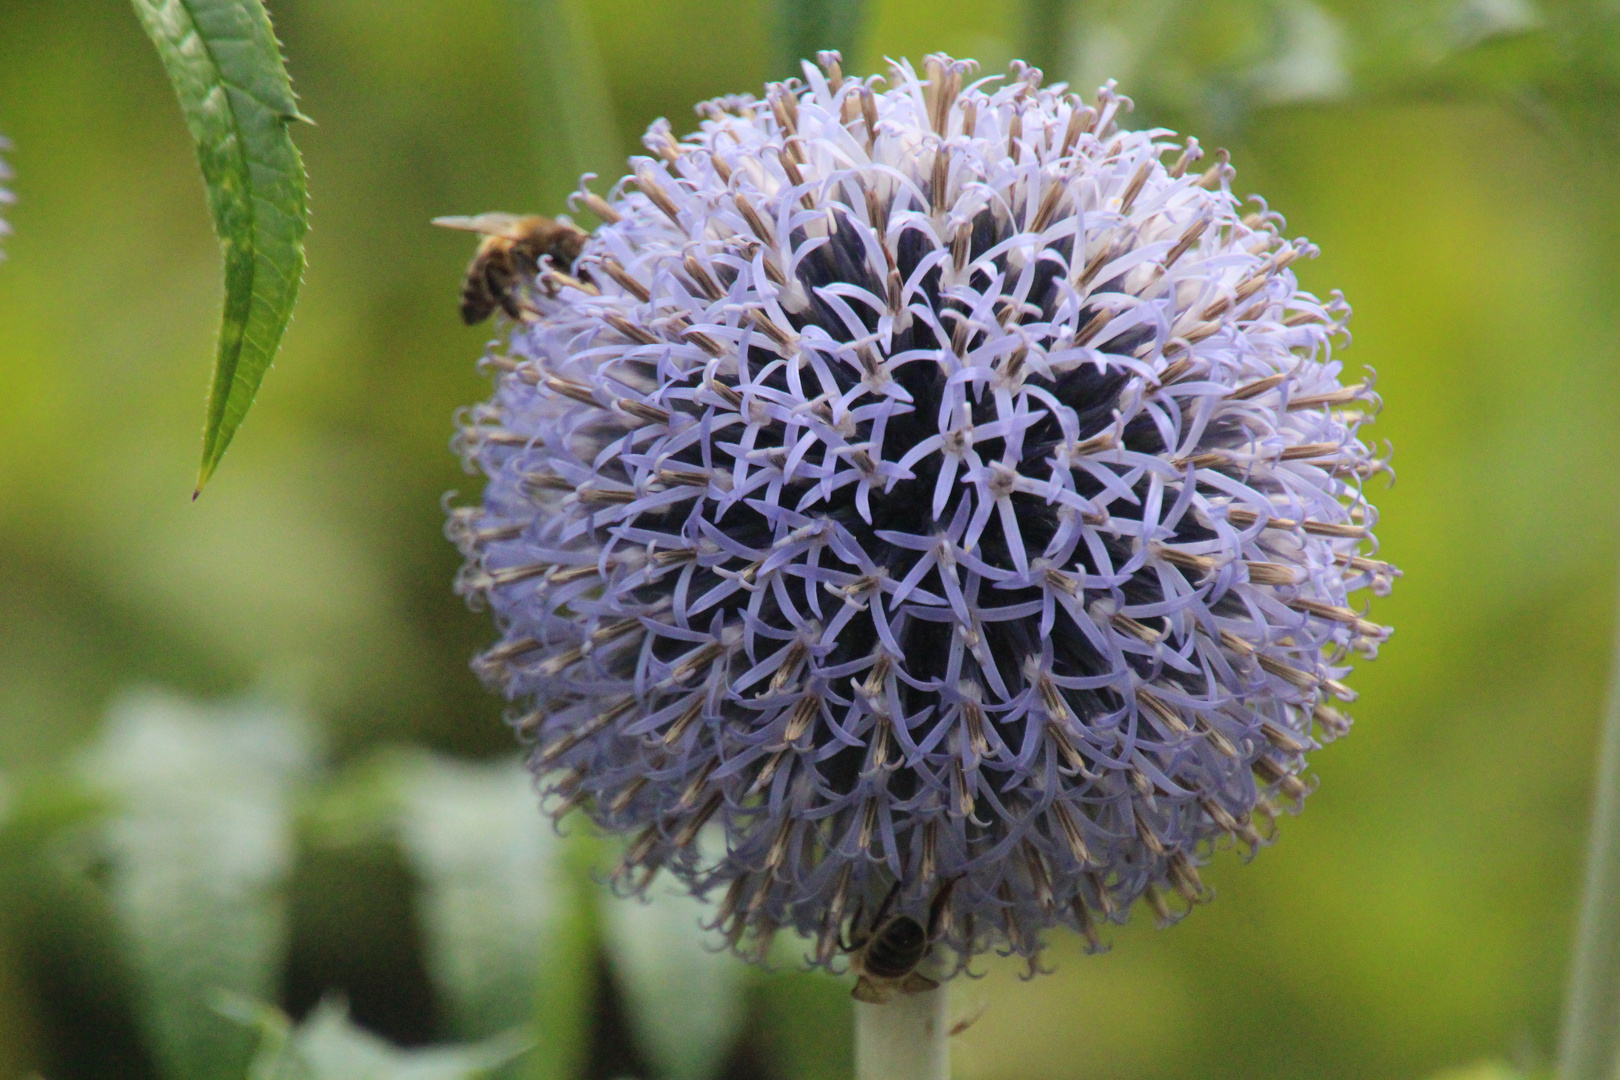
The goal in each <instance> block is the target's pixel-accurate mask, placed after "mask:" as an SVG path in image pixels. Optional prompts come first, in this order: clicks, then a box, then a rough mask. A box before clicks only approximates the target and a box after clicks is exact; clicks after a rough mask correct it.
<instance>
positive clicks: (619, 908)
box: [602, 889, 748, 1080]
mask: <svg viewBox="0 0 1620 1080" xmlns="http://www.w3.org/2000/svg"><path fill="white" fill-rule="evenodd" d="M713 917H714V908H713V905H711V904H705V903H703V902H702V901H699V900H697V899H695V898H693V897H691V896H689V895H686V894H684V893H679V892H675V891H673V889H661V890H656V891H654V892H653V893H652V895H651V897H650V898H649V899H648V900H646V901H640V900H634V899H626V898H623V897H616V896H613V895H611V894H603V900H602V923H603V932H604V937H605V939H606V945H607V951H608V958H609V960H611V961H612V963H613V971H614V975H615V976H616V977H617V980H618V984H619V986H620V988H621V989H622V990H623V991H624V996H625V1000H626V1002H627V1004H628V1005H629V1013H630V1024H631V1029H632V1031H633V1032H634V1034H635V1036H636V1039H637V1044H638V1045H639V1046H640V1047H641V1049H642V1050H643V1052H644V1053H645V1054H646V1056H647V1059H648V1060H649V1061H650V1062H651V1063H652V1064H653V1066H654V1068H655V1069H656V1070H657V1075H658V1076H659V1077H660V1078H661V1080H707V1078H709V1077H712V1076H715V1075H716V1074H717V1073H718V1072H719V1070H720V1066H721V1065H723V1064H724V1062H725V1057H726V1053H727V1052H728V1051H729V1050H730V1049H731V1046H732V1044H733V1043H734V1042H735V1041H736V1039H737V1035H738V1033H739V1032H740V1031H741V1029H742V1023H743V1012H744V1010H743V1000H742V992H743V984H744V980H745V978H746V977H747V974H748V968H747V966H746V965H745V964H744V963H743V962H742V961H741V960H739V959H737V958H736V957H735V956H732V955H731V954H730V953H729V952H727V951H726V949H725V946H726V943H725V939H724V938H723V937H721V935H720V934H718V933H717V932H714V931H708V930H704V929H703V927H702V923H703V922H704V921H705V920H712V919H713Z"/></svg>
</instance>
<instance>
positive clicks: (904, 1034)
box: [855, 986, 951, 1080]
mask: <svg viewBox="0 0 1620 1080" xmlns="http://www.w3.org/2000/svg"><path fill="white" fill-rule="evenodd" d="M947 1000H948V994H947V992H946V990H945V988H944V987H943V986H941V987H939V988H938V989H936V990H930V991H928V992H927V993H923V994H896V995H895V996H894V997H893V998H892V999H891V1000H889V1001H888V1002H886V1003H885V1004H882V1005H869V1004H867V1003H866V1002H864V1001H857V1002H856V1003H855V1080H950V1075H951V1048H950V1043H949V1042H948V1041H947V1038H948V1036H949V1029H950V1020H949V1018H948V1016H947V1013H946V1003H947Z"/></svg>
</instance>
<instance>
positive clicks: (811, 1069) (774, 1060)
mask: <svg viewBox="0 0 1620 1080" xmlns="http://www.w3.org/2000/svg"><path fill="white" fill-rule="evenodd" d="M794 944H795V945H798V944H801V943H800V942H797V941H795V942H794ZM807 951H809V950H808V949H807V948H797V949H793V950H788V949H785V948H778V949H773V950H772V957H771V959H772V961H773V962H775V963H777V964H779V965H780V966H781V967H782V968H784V969H786V970H779V971H776V972H773V973H772V974H770V975H768V976H766V977H765V978H764V979H761V980H760V982H759V998H760V1004H761V1009H760V1012H761V1017H760V1021H761V1028H762V1032H761V1034H762V1035H763V1037H764V1039H765V1043H766V1046H767V1047H768V1053H769V1054H770V1061H771V1065H772V1067H773V1069H774V1070H775V1075H777V1076H779V1077H781V1078H782V1080H845V1078H846V1077H849V1076H851V1075H852V1074H853V1073H854V1071H855V1047H854V1040H853V1039H852V1038H851V1035H852V1034H853V1032H852V1030H851V1026H850V998H849V982H847V981H845V980H843V979H837V978H834V977H832V976H830V975H828V974H827V973H826V972H824V971H803V970H792V968H793V966H795V965H798V966H802V964H801V960H802V958H803V956H804V954H805V953H806V952H807Z"/></svg>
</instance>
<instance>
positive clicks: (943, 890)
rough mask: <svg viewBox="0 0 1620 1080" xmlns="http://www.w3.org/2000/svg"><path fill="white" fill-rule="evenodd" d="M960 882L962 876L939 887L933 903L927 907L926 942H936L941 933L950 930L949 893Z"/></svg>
mask: <svg viewBox="0 0 1620 1080" xmlns="http://www.w3.org/2000/svg"><path fill="white" fill-rule="evenodd" d="M961 880H962V875H960V874H958V875H957V876H955V877H953V878H951V879H950V880H949V881H947V882H946V883H945V884H943V885H941V886H940V887H939V892H937V893H935V894H934V902H933V903H932V904H929V905H928V940H929V941H930V942H932V941H934V940H936V939H937V938H938V937H939V936H940V934H941V933H942V932H945V931H948V930H949V929H950V923H949V916H950V912H951V892H952V891H953V890H954V889H955V888H956V883H957V882H958V881H961Z"/></svg>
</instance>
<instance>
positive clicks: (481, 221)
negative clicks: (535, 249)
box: [433, 213, 535, 240]
mask: <svg viewBox="0 0 1620 1080" xmlns="http://www.w3.org/2000/svg"><path fill="white" fill-rule="evenodd" d="M534 221H535V218H534V215H532V214H501V213H493V214H478V215H475V216H473V217H460V216H456V215H452V216H450V217H436V218H434V219H433V224H435V225H437V226H439V227H440V228H441V229H459V230H461V231H462V232H475V233H483V234H484V235H485V236H501V237H505V238H506V239H508V240H517V239H520V238H522V236H523V235H524V233H525V232H527V231H528V230H529V229H532V228H533V223H534Z"/></svg>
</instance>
